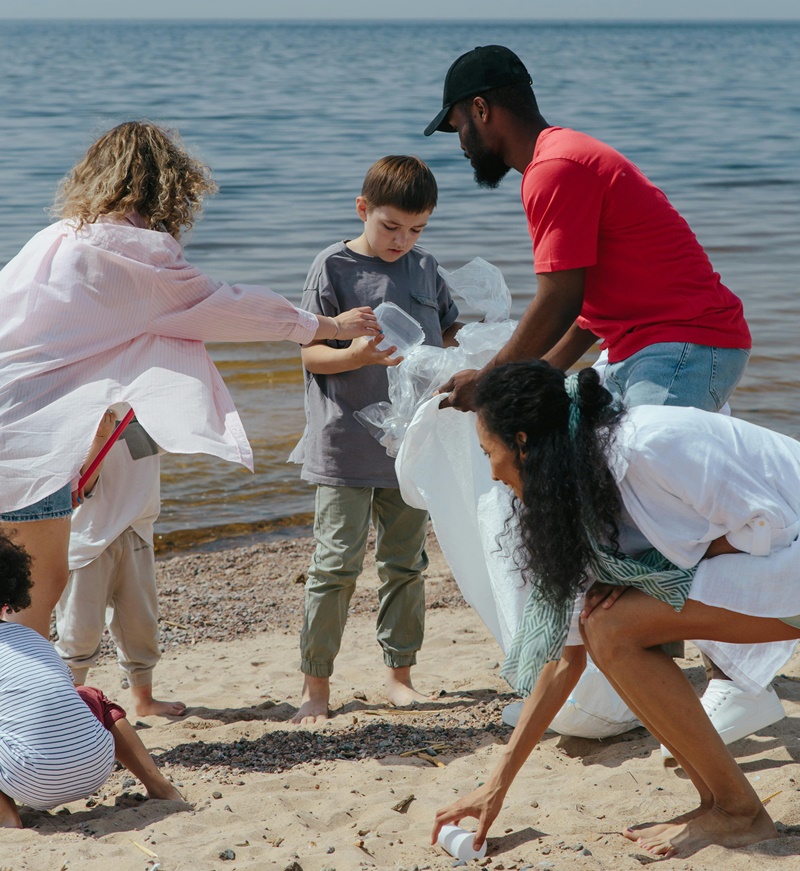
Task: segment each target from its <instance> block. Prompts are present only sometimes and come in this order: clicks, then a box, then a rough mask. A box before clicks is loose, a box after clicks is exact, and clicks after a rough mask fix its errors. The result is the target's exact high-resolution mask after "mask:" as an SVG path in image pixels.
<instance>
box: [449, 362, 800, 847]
mask: <svg viewBox="0 0 800 871" xmlns="http://www.w3.org/2000/svg"><path fill="white" fill-rule="evenodd" d="M477 412H478V424H477V425H478V434H479V438H480V441H481V445H482V447H483V449H484V451H485V452H486V454H487V455H488V457H489V460H490V463H491V467H492V474H493V477H494V478H495V479H496V480H500V481H503V482H504V483H505V484H507V485H508V486H509V487H510V488H511V489H512V490H513V492H514V495H515V496H516V499H515V503H514V504H515V507H514V514H515V516H514V518H513V519H512V520H511V521H510V522H515V523H517V524H519V527H520V537H521V545H520V553H519V555H520V557H521V562H522V564H523V566H524V568H523V572H524V574H525V577H526V578H527V580H528V581H529V582H530V584H531V586H532V594H531V596H530V598H529V600H528V605H527V606H526V610H525V614H524V615H523V620H522V626H521V628H520V630H519V632H518V635H517V639H516V640H515V643H514V645H513V646H512V650H511V651H510V653H509V657H508V659H507V660H506V663H505V665H504V667H503V674H504V675H505V676H506V677H507V678H509V679H510V680H512V681H513V682H514V683H515V685H516V686H517V687H518V688H524V689H527V691H528V692H530V695H529V697H528V699H527V700H526V702H525V705H524V707H523V712H522V714H521V716H520V719H519V722H518V724H517V727H516V728H515V730H514V734H513V736H512V738H511V740H510V741H509V743H508V745H507V748H506V750H505V752H504V754H503V758H502V760H501V762H500V764H499V765H498V766H497V768H496V769H495V771H494V772H493V773H492V775H491V777H490V779H489V781H488V782H487V783H486V784H484V785H483V786H481V787H480V788H479V789H477V790H475V791H474V792H473V793H471V794H470V795H468V796H466V797H465V798H463V799H460V800H459V801H457V802H454V803H453V804H451V805H449V806H448V807H446V808H442V809H441V810H439V811H438V813H437V814H436V826H435V828H434V839H435V837H436V835H437V834H438V831H439V829H440V828H441V826H442V825H444V824H445V823H449V822H457V821H458V820H460V819H461V818H463V817H468V816H473V817H477V818H478V819H479V825H478V830H477V832H476V836H475V844H476V845H477V846H478V847H479V846H480V844H481V843H482V842H483V840H484V839H485V837H486V834H487V832H488V830H489V827H490V825H491V824H492V822H493V820H494V819H495V818H496V816H497V815H498V813H499V812H500V810H501V808H502V804H503V800H504V797H505V794H506V792H507V791H508V789H509V787H510V785H511V783H512V781H513V779H514V777H515V775H516V773H517V772H518V771H519V769H520V767H521V766H522V764H523V763H524V761H525V759H526V758H527V756H528V755H529V754H530V752H531V751H532V750H533V748H534V747H535V746H536V744H537V743H538V741H539V739H540V738H541V736H542V734H543V733H544V731H545V729H546V728H547V726H548V725H549V723H550V720H551V719H552V718H553V716H554V715H555V713H556V712H557V711H558V710H559V708H560V707H561V705H562V704H563V703H564V701H565V700H566V699H567V697H568V696H569V694H570V692H571V690H572V688H573V687H574V686H575V684H576V683H577V680H578V678H579V676H580V674H581V672H582V670H583V667H584V662H585V655H586V651H588V653H589V654H590V655H591V657H592V659H593V661H594V662H595V663H596V664H597V665H598V667H599V668H600V669H601V670H602V671H603V673H604V674H605V675H606V677H607V678H608V679H609V681H610V682H611V683H612V684H613V686H614V688H615V689H616V690H617V692H618V693H619V694H620V696H621V697H622V698H623V699H624V700H625V702H626V703H627V704H628V706H629V707H630V708H631V710H632V711H633V712H634V713H635V714H636V715H637V716H638V717H639V719H640V720H641V721H642V723H644V724H645V726H646V727H647V728H648V729H649V730H650V732H651V733H652V734H653V735H654V736H655V737H656V738H658V740H659V741H660V742H661V743H662V744H664V745H666V746H667V747H668V748H669V749H670V750H671V751H672V752H673V754H674V756H675V758H676V759H677V760H678V761H679V763H680V764H681V766H682V767H683V769H684V771H686V773H687V775H688V776H689V777H690V779H691V780H692V783H693V784H694V786H695V788H696V789H697V791H698V793H699V796H700V803H699V806H698V807H697V808H696V809H695V810H693V811H691V812H689V813H687V814H684V815H682V816H680V817H678V818H676V819H674V820H670V821H668V822H665V823H661V824H644V825H639V826H633V827H630V828H628V829H626V830H625V831H624V832H623V834H624V835H625V836H626V837H628V838H629V839H631V840H634V841H636V842H637V843H638V844H639V845H640V846H641V847H643V848H645V849H646V850H648V851H649V852H651V853H652V854H655V855H660V856H667V857H668V856H676V855H680V856H685V855H689V854H691V853H693V852H695V851H696V850H698V849H701V848H702V847H704V846H707V845H709V844H719V845H722V846H726V847H736V846H744V845H746V844H751V843H755V842H757V841H761V840H766V839H769V838H774V837H776V832H775V827H774V825H773V824H772V821H771V820H770V818H769V816H768V814H767V813H766V811H765V809H764V807H763V805H762V803H761V801H760V800H759V799H758V797H757V795H756V794H755V792H754V790H753V788H752V787H751V786H750V784H749V782H748V781H747V779H746V778H745V776H744V775H743V774H742V772H741V771H740V769H739V768H738V766H737V765H736V763H735V761H734V759H733V757H732V756H731V755H730V753H729V752H728V750H727V748H726V747H725V745H724V743H723V741H722V739H721V738H720V736H719V735H718V734H717V732H716V730H715V729H714V727H713V726H712V724H711V722H710V721H709V719H708V717H707V716H706V714H705V712H704V711H703V709H702V707H701V704H700V701H699V699H698V698H697V696H696V695H695V693H694V691H693V690H692V688H691V685H690V684H689V682H688V681H687V680H686V678H685V677H684V675H683V674H682V672H681V670H680V668H679V667H678V666H677V665H676V664H675V663H674V662H673V660H672V659H671V658H670V657H669V656H668V655H667V654H665V653H664V652H663V650H661V649H660V648H659V647H658V645H661V644H664V643H667V642H671V641H680V640H687V639H709V640H710V641H708V642H702V644H703V645H707V646H708V647H709V649H714V650H715V651H716V652H717V653H718V654H719V653H724V651H725V646H726V645H727V644H733V645H739V644H747V643H760V642H767V641H788V640H792V639H797V638H800V616H796V615H800V583H798V580H799V578H798V570H797V565H798V556H799V555H800V540H798V535H799V534H800V444H799V443H798V442H796V441H795V440H794V439H790V438H788V437H786V436H782V435H779V434H777V433H773V432H770V431H769V430H765V429H762V428H761V427H757V426H754V425H752V424H749V423H746V422H744V421H741V420H737V419H735V418H730V417H726V416H724V415H719V414H711V413H708V412H704V411H699V410H697V409H692V408H675V407H670V408H667V407H662V406H639V407H636V408H631V409H629V410H627V411H624V410H621V409H620V408H618V407H616V406H615V405H614V404H613V402H612V399H611V395H610V394H609V393H608V392H607V391H606V390H605V389H604V388H603V387H602V386H601V385H600V381H599V377H598V375H597V373H596V372H595V371H594V370H592V369H584V370H582V371H581V372H580V373H579V374H577V375H571V376H569V377H565V376H564V373H563V372H560V371H559V370H557V369H554V368H552V367H551V366H549V365H548V364H547V363H544V362H539V361H535V362H530V363H513V364H509V365H506V366H501V367H498V368H497V369H494V370H491V371H490V372H488V373H487V374H486V375H485V376H483V378H482V379H481V381H480V383H479V387H478V391H477ZM584 595H585V601H583V599H582V597H583V596H584ZM576 600H577V601H578V603H579V604H578V606H577V607H575V602H576ZM612 606H613V607H612ZM573 613H575V614H576V615H579V624H580V625H579V626H577V625H573V626H572V627H570V618H571V615H573ZM576 622H577V621H576ZM576 630H577V631H576ZM715 658H716V657H715ZM722 658H723V661H724V657H722ZM728 664H729V665H730V663H728ZM770 676H771V675H766V676H765V679H766V680H768V679H769V677H770ZM739 678H740V679H741V680H749V681H750V682H751V683H752V682H755V681H756V676H754V675H752V674H751V675H750V676H749V677H745V676H743V675H741V674H740V675H739ZM762 685H763V684H762ZM755 686H758V684H757V682H756V683H755Z"/></svg>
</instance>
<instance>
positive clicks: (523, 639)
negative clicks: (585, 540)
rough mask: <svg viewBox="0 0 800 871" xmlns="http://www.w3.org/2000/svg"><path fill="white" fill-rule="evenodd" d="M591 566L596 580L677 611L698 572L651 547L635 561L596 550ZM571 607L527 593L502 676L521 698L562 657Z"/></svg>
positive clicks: (608, 549) (607, 549)
mask: <svg viewBox="0 0 800 871" xmlns="http://www.w3.org/2000/svg"><path fill="white" fill-rule="evenodd" d="M589 568H590V570H591V573H592V574H593V575H594V576H595V578H597V580H598V581H604V582H605V583H608V584H619V585H620V586H624V587H634V588H635V589H637V590H641V591H642V592H643V593H647V595H648V596H652V597H653V598H654V599H658V600H660V601H661V602H666V603H667V604H668V605H672V607H673V608H674V609H675V610H676V611H680V610H681V608H683V606H684V604H685V602H686V599H687V598H688V596H689V590H690V588H691V586H692V581H693V580H694V575H695V572H696V571H697V568H696V567H692V568H689V569H681V568H678V566H676V565H674V564H673V563H671V562H670V561H669V560H668V559H667V558H666V557H665V556H664V555H663V554H661V553H659V552H658V551H657V550H655V549H654V548H653V549H651V550H648V551H645V553H643V554H642V555H641V556H639V557H638V558H637V559H634V558H633V557H630V556H624V555H622V556H620V555H617V554H615V553H614V551H613V550H612V549H611V548H609V547H595V551H594V557H593V558H592V560H591V561H590V564H589ZM573 609H574V602H573V601H569V602H567V603H566V604H565V605H564V607H563V608H561V609H559V608H557V607H555V606H554V605H552V604H550V603H549V602H547V601H545V600H544V599H542V598H541V596H539V595H537V593H536V590H532V591H531V594H530V596H528V601H527V602H526V604H525V608H524V610H523V612H522V619H521V620H520V622H519V626H518V627H517V632H516V634H515V636H514V641H513V642H512V644H511V649H510V650H509V652H508V655H507V656H506V660H505V662H504V663H503V669H502V671H501V672H500V673H501V674H502V675H503V677H504V678H505V679H506V680H507V681H508V682H509V683H510V684H511V686H512V687H514V689H516V691H517V692H518V693H519V694H520V695H522V696H528V695H530V693H531V690H532V689H533V687H534V685H535V684H536V681H537V680H538V679H539V675H540V674H541V671H542V669H543V668H544V666H545V664H546V663H548V662H552V661H553V660H557V659H560V657H561V654H562V652H563V650H564V643H565V642H566V640H567V634H568V633H569V624H570V620H571V619H572V611H573Z"/></svg>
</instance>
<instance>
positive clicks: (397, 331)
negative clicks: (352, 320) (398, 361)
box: [374, 302, 425, 356]
mask: <svg viewBox="0 0 800 871" xmlns="http://www.w3.org/2000/svg"><path fill="white" fill-rule="evenodd" d="M374 312H375V317H376V318H377V319H378V325H379V326H380V328H381V332H382V333H383V339H382V340H381V342H380V344H379V345H378V346H377V347H378V350H379V351H386V350H388V349H389V348H391V347H392V345H394V346H395V347H396V348H397V353H398V355H399V356H403V355H404V354H406V353H407V352H408V351H410V350H411V349H412V348H416V346H417V345H421V344H422V343H423V342H424V341H425V333H424V332H423V331H422V327H421V326H420V325H419V323H418V322H417V321H416V320H414V318H412V317H411V315H410V314H407V313H406V312H404V311H403V309H401V308H400V306H398V305H395V304H394V303H393V302H382V303H381V304H380V305H378V306H375V309H374Z"/></svg>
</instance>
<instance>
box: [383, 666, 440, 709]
mask: <svg viewBox="0 0 800 871" xmlns="http://www.w3.org/2000/svg"><path fill="white" fill-rule="evenodd" d="M384 686H385V688H386V698H387V699H389V701H390V702H391V703H392V704H393V705H396V706H397V707H398V708H405V707H407V706H408V705H413V704H416V703H418V702H431V701H433V696H424V695H423V694H422V693H418V692H417V691H416V690H415V689H414V687H413V686H412V684H411V667H410V666H407V667H404V668H387V669H386V682H385V684H384Z"/></svg>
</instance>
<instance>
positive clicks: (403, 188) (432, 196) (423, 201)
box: [361, 154, 439, 215]
mask: <svg viewBox="0 0 800 871" xmlns="http://www.w3.org/2000/svg"><path fill="white" fill-rule="evenodd" d="M361 196H362V197H364V199H365V200H366V201H367V206H368V207H373V208H376V207H380V206H392V207H394V208H395V209H400V211H402V212H407V213H408V214H409V215H418V214H421V213H422V212H432V211H433V210H434V208H435V207H436V201H437V199H438V196H439V189H438V187H437V186H436V179H435V178H434V177H433V173H432V172H431V171H430V169H428V167H427V165H426V164H424V163H423V162H422V161H421V160H420V159H419V158H418V157H413V156H411V155H407V154H390V155H389V156H388V157H382V158H381V159H380V160H378V161H376V162H375V163H373V164H372V166H371V167H370V168H369V170H367V175H366V177H365V178H364V184H363V185H362V187H361Z"/></svg>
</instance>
